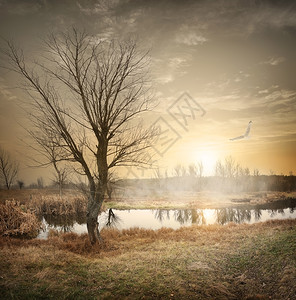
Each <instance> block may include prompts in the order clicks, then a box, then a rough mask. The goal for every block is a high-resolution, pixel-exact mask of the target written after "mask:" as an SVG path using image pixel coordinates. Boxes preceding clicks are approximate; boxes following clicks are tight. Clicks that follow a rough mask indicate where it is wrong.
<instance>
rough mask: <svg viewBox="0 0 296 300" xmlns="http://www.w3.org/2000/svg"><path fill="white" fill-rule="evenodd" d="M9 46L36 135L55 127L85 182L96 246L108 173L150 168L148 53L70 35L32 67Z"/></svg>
mask: <svg viewBox="0 0 296 300" xmlns="http://www.w3.org/2000/svg"><path fill="white" fill-rule="evenodd" d="M7 46H8V48H7V50H6V51H4V54H6V57H7V60H8V61H9V62H10V65H9V68H10V69H11V70H13V71H15V72H17V73H18V74H20V75H21V76H22V78H24V79H25V80H26V82H27V86H26V89H27V91H29V93H30V95H31V96H32V100H33V101H32V102H33V108H32V109H33V113H32V114H31V118H32V119H33V120H34V125H35V128H36V134H38V131H39V130H40V128H43V127H47V128H50V135H51V137H52V139H53V141H54V143H56V145H55V146H56V147H57V148H58V149H61V152H63V158H61V159H63V160H64V161H67V162H71V163H73V164H74V168H75V170H76V171H77V172H78V173H80V174H83V175H85V176H86V177H87V179H88V188H89V195H88V208H87V229H88V234H89V238H90V241H91V243H95V242H96V241H98V240H100V239H101V238H100V234H99V229H98V223H97V219H98V215H99V212H100V209H101V206H102V203H103V201H104V196H105V192H106V189H107V183H108V172H109V170H110V169H112V168H114V167H118V166H131V165H143V164H149V161H147V160H146V157H147V155H145V154H144V153H143V151H144V150H146V149H148V148H149V147H150V145H151V141H150V140H151V138H153V137H154V136H155V130H152V129H151V128H148V129H147V128H144V127H143V126H142V125H141V113H143V112H145V111H147V110H149V109H151V103H152V102H151V97H150V93H149V88H150V84H149V83H150V80H149V78H148V77H147V71H148V69H147V67H148V62H149V59H148V55H147V52H143V51H140V50H139V48H138V47H137V44H136V43H135V42H134V41H125V42H116V41H111V42H110V41H98V39H96V38H92V37H90V36H88V35H87V34H86V33H85V32H78V31H77V30H75V29H73V30H71V31H69V32H66V33H62V34H59V35H56V34H51V35H50V36H49V37H48V39H47V40H46V41H45V45H44V46H45V49H46V52H45V54H44V55H43V62H39V63H36V62H34V63H33V67H31V68H30V64H29V63H28V62H27V61H26V60H25V58H24V54H23V52H22V51H20V50H19V49H17V48H16V47H15V46H14V44H13V43H11V42H9V41H8V42H7Z"/></svg>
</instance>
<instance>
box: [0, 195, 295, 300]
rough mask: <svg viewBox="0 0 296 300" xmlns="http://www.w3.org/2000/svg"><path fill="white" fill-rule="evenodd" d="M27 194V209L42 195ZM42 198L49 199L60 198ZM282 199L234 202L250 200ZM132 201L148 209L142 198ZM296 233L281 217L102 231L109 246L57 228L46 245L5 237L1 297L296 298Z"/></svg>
mask: <svg viewBox="0 0 296 300" xmlns="http://www.w3.org/2000/svg"><path fill="white" fill-rule="evenodd" d="M26 192H27V193H28V194H26V195H25V194H22V193H16V191H14V195H13V198H14V199H16V200H18V201H21V202H23V204H28V203H30V201H31V200H32V199H33V198H34V197H39V196H38V195H37V194H32V192H31V193H30V192H28V191H26ZM11 193H13V192H11ZM36 193H37V192H36ZM44 193H45V192H44V191H43V195H41V196H43V198H48V199H49V198H50V199H52V197H55V196H54V195H52V194H50V192H48V191H46V194H44ZM68 196H69V198H71V195H70V194H69V195H68ZM72 196H73V195H72ZM251 196H252V197H251ZM284 196H286V195H284V194H274V193H267V194H266V193H264V194H256V195H244V196H240V197H239V196H236V195H231V196H228V198H229V199H230V200H229V201H230V202H231V199H232V200H234V201H237V203H245V202H251V201H255V200H256V199H257V200H256V201H265V202H266V199H270V201H272V199H277V200H278V199H279V198H281V197H282V198H283V197H284ZM5 197H6V198H7V194H6V196H3V198H5ZM17 197H18V198H17ZM213 199H214V197H213ZM264 199H265V200H264ZM183 201H184V202H183V203H182V205H187V204H188V203H192V201H194V200H192V199H191V198H189V199H186V200H183ZM217 201H218V200H217ZM1 202H2V203H3V200H1ZM120 202H121V204H122V203H124V201H123V200H120V201H117V202H114V203H113V204H112V202H111V204H112V205H115V203H116V204H117V205H121V204H120ZM152 202H153V201H152ZM127 203H128V205H132V204H133V203H134V204H135V205H138V207H141V206H144V200H143V199H141V201H136V199H130V200H129V201H127ZM153 203H154V204H153V205H156V204H155V203H158V205H163V206H166V205H168V206H170V205H172V204H174V203H179V202H178V201H177V199H173V200H170V199H156V200H155V202H153ZM219 203H220V204H221V205H222V204H223V201H221V199H220V198H219ZM208 204H209V203H208ZM224 204H225V205H228V204H229V203H228V204H227V203H224ZM106 205H107V206H109V205H110V202H109V203H108V202H107V204H106ZM192 205H194V206H195V205H197V203H194V204H192ZM205 205H206V203H205ZM209 205H213V203H210V204H209ZM295 236H296V220H283V221H268V222H264V223H257V224H253V225H246V224H241V225H235V224H233V223H230V224H228V225H224V226H219V225H209V226H195V225H193V226H191V227H183V228H181V229H178V230H173V229H167V228H163V229H160V230H157V231H153V230H144V229H138V228H135V229H130V230H122V231H118V230H115V229H104V230H103V231H102V237H103V239H104V244H101V245H95V246H94V247H91V245H90V243H89V241H88V237H87V235H80V236H79V235H76V234H74V233H65V234H61V233H58V232H55V231H52V232H51V233H50V238H49V239H48V240H37V239H30V240H25V239H20V238H10V237H0V295H1V296H0V298H1V299H40V298H42V299H296V238H295Z"/></svg>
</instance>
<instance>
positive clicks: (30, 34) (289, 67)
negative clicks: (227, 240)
mask: <svg viewBox="0 0 296 300" xmlns="http://www.w3.org/2000/svg"><path fill="white" fill-rule="evenodd" d="M71 26H75V27H77V28H80V29H85V30H86V32H88V33H89V34H91V35H93V36H95V37H96V38H97V39H98V40H100V39H109V38H110V39H111V38H119V37H120V38H125V37H126V38H129V37H132V38H136V39H137V40H138V41H139V44H140V46H141V47H142V48H144V49H150V56H151V78H152V80H151V86H152V90H153V93H154V98H155V100H156V101H157V102H158V106H157V107H156V108H155V109H154V110H153V111H151V112H149V113H147V114H143V115H142V118H143V120H144V122H145V123H147V124H148V126H149V125H150V124H153V123H155V124H156V125H157V124H158V125H159V126H160V129H161V130H163V131H165V130H166V131H165V134H164V135H163V136H162V138H163V139H159V140H158V143H157V144H155V145H153V146H154V147H153V148H152V152H153V159H154V160H155V165H156V166H157V168H158V170H159V171H160V173H161V174H163V176H164V174H165V173H167V174H168V176H173V175H174V168H175V167H176V166H177V165H181V166H185V167H186V168H187V167H188V165H190V164H192V163H194V164H198V163H200V162H201V163H202V165H203V174H204V175H214V173H215V164H216V162H217V161H218V160H224V159H225V157H228V156H232V157H233V158H234V159H235V160H236V161H237V162H239V163H240V165H241V166H243V167H249V168H250V170H251V172H252V170H253V169H258V170H259V171H260V173H261V174H270V173H275V174H281V173H283V174H289V172H290V171H293V172H294V173H295V172H296V167H295V166H296V155H295V154H296V80H295V78H296V4H295V3H294V2H293V1H233V0H230V1H210V0H208V1H193V0H192V1H190V0H189V1H177V0H175V1H169V0H165V1H136V0H130V1H120V0H112V1H96V0H93V1H82V0H77V1H70V0H67V1H66V0H60V1H56V0H55V1H49V0H42V1H41V0H40V1H35V0H34V1H33V0H29V1H21V0H15V1H5V0H0V35H1V36H3V37H5V38H11V39H13V40H14V41H15V42H16V43H17V44H18V45H20V47H22V48H24V53H25V55H26V57H28V58H29V59H32V60H33V59H38V57H39V55H40V53H41V41H42V39H43V38H45V37H46V35H47V34H48V33H50V32H59V31H65V30H68V29H70V28H71ZM1 47H2V44H1ZM0 65H1V64H0ZM19 86H20V82H19V81H17V80H16V77H15V75H14V74H13V73H12V72H9V71H7V70H4V69H0V144H1V147H3V148H4V149H5V150H7V151H8V152H9V153H10V155H11V157H13V158H15V159H16V160H17V161H19V162H20V175H19V177H20V178H21V179H23V180H24V181H25V182H26V184H29V183H30V182H33V181H36V178H38V177H39V176H43V177H44V178H45V180H46V181H48V183H49V182H50V180H51V178H52V171H51V170H50V169H40V168H31V167H30V165H32V161H31V158H32V157H35V156H36V153H34V151H33V150H32V149H30V148H29V147H28V145H27V143H30V141H29V140H28V138H27V135H26V131H25V129H24V128H23V127H25V128H28V126H30V125H29V122H28V120H27V118H26V113H25V112H24V110H23V109H22V108H21V106H22V103H23V102H24V101H27V100H28V99H29V96H28V95H27V94H26V93H25V92H24V91H23V90H22V89H19V88H18V87H19ZM249 121H252V126H251V129H250V133H249V136H248V137H247V138H243V139H240V140H233V141H231V140H230V139H231V138H235V137H238V136H241V135H244V133H245V131H246V129H247V126H248V124H249ZM118 173H119V175H120V176H123V177H125V176H127V177H133V176H142V177H153V176H154V175H153V174H154V172H153V171H151V170H150V171H148V170H138V169H136V168H134V169H132V170H131V169H123V168H122V169H120V170H119V171H118Z"/></svg>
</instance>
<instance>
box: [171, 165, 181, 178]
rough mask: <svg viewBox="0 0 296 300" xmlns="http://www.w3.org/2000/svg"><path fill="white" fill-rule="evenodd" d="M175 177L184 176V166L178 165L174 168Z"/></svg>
mask: <svg viewBox="0 0 296 300" xmlns="http://www.w3.org/2000/svg"><path fill="white" fill-rule="evenodd" d="M173 171H174V175H175V176H177V177H180V176H181V174H182V165H181V164H177V165H176V166H175V167H174V170H173Z"/></svg>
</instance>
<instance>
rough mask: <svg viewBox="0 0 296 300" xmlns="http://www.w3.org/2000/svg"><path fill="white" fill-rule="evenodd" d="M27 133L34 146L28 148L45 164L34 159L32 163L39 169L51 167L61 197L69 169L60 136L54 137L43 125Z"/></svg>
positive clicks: (49, 129)
mask: <svg viewBox="0 0 296 300" xmlns="http://www.w3.org/2000/svg"><path fill="white" fill-rule="evenodd" d="M32 121H33V123H34V121H35V120H34V119H33V120H32ZM36 125H38V124H36ZM27 131H28V133H29V135H30V136H31V137H32V138H33V140H34V141H35V144H36V146H35V145H30V147H31V148H32V149H34V150H35V151H36V152H37V153H39V154H41V156H42V157H43V159H45V162H44V161H43V162H41V161H39V160H37V159H36V158H33V161H34V162H35V163H36V164H37V166H40V167H47V166H48V165H52V166H53V169H54V171H55V175H54V182H55V183H56V184H57V185H58V187H59V194H60V197H61V196H62V193H63V187H64V185H65V183H66V180H67V178H68V176H69V172H70V170H69V168H68V167H67V165H66V164H65V158H66V157H67V155H68V154H67V152H66V151H65V149H64V148H63V147H60V144H61V143H62V142H63V141H62V138H61V136H57V135H55V134H54V133H53V132H52V130H51V128H49V127H48V126H45V124H39V127H38V131H36V130H27ZM57 139H59V140H57Z"/></svg>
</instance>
